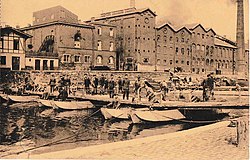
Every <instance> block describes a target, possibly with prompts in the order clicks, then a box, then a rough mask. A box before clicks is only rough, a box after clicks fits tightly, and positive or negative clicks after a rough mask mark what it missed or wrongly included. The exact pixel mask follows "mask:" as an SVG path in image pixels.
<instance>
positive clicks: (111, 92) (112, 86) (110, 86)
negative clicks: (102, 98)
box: [108, 75, 115, 98]
mask: <svg viewBox="0 0 250 160" xmlns="http://www.w3.org/2000/svg"><path fill="white" fill-rule="evenodd" d="M114 89H115V81H114V78H113V75H111V77H110V81H109V82H108V92H109V98H114V92H115V91H114Z"/></svg>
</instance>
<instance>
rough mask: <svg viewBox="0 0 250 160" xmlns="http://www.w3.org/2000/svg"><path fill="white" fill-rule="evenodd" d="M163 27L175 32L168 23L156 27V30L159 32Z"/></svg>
mask: <svg viewBox="0 0 250 160" xmlns="http://www.w3.org/2000/svg"><path fill="white" fill-rule="evenodd" d="M165 26H168V27H169V28H170V29H171V30H172V31H173V32H176V31H175V28H174V27H173V26H172V25H171V24H170V23H163V24H161V25H159V26H156V29H157V30H160V29H161V28H163V27H165Z"/></svg>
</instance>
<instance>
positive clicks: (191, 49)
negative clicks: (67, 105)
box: [21, 6, 249, 74]
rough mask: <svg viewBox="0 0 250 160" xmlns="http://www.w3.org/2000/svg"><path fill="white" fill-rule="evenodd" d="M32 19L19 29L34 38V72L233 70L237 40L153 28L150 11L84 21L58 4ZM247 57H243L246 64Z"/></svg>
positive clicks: (192, 27) (196, 29)
mask: <svg viewBox="0 0 250 160" xmlns="http://www.w3.org/2000/svg"><path fill="white" fill-rule="evenodd" d="M33 16H34V22H33V26H28V27H24V28H22V29H21V31H24V32H25V33H28V34H30V35H32V36H33V37H32V38H30V39H29V40H28V41H27V42H28V43H26V47H27V49H28V52H27V57H28V58H29V59H27V64H31V62H32V65H33V64H34V65H35V66H34V65H33V68H40V69H46V68H57V67H53V66H57V65H55V64H57V63H58V68H61V69H89V68H91V69H97V68H99V69H101V68H103V69H105V68H109V69H112V70H115V69H116V70H129V71H155V70H156V71H166V70H172V71H176V72H185V73H195V74H208V73H211V72H215V73H217V74H235V73H236V72H237V63H238V57H239V56H238V54H237V44H236V43H235V42H232V41H230V40H229V39H227V38H225V37H222V36H219V35H218V34H216V33H215V31H214V30H213V29H211V28H205V27H204V26H202V25H201V24H188V25H183V26H173V25H171V24H170V23H164V24H160V25H159V26H156V14H155V12H153V11H152V10H150V9H149V8H145V9H136V8H135V7H131V8H128V9H123V10H117V11H111V12H107V13H102V14H101V15H100V17H92V18H91V20H88V21H85V22H84V23H81V22H79V21H78V17H77V16H76V15H75V14H73V13H72V12H70V11H68V10H66V9H65V8H63V7H61V6H57V7H52V8H49V9H45V10H42V11H38V12H35V13H34V14H33ZM44 17H45V18H44ZM248 54H249V52H248V51H246V52H245V54H244V55H243V57H244V59H245V61H244V63H246V66H248V63H249V62H248V59H247V58H246V57H248ZM30 57H31V58H40V63H39V62H38V59H34V60H32V59H30ZM41 58H43V59H41ZM46 58H47V59H46ZM51 59H53V61H52V60H51ZM46 62H47V63H50V64H47V63H46ZM53 63H55V64H53ZM38 65H39V66H38ZM44 66H45V67H44ZM50 66H52V67H50Z"/></svg>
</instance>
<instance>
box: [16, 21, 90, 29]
mask: <svg viewBox="0 0 250 160" xmlns="http://www.w3.org/2000/svg"><path fill="white" fill-rule="evenodd" d="M51 25H66V26H73V27H82V28H94V26H92V25H90V24H80V23H69V22H63V21H53V22H48V23H43V24H37V25H33V26H29V27H24V28H21V29H20V30H21V31H25V30H30V29H35V28H41V27H47V26H51Z"/></svg>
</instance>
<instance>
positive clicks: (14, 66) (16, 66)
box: [12, 57, 20, 70]
mask: <svg viewBox="0 0 250 160" xmlns="http://www.w3.org/2000/svg"><path fill="white" fill-rule="evenodd" d="M12 70H20V57H12Z"/></svg>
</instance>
